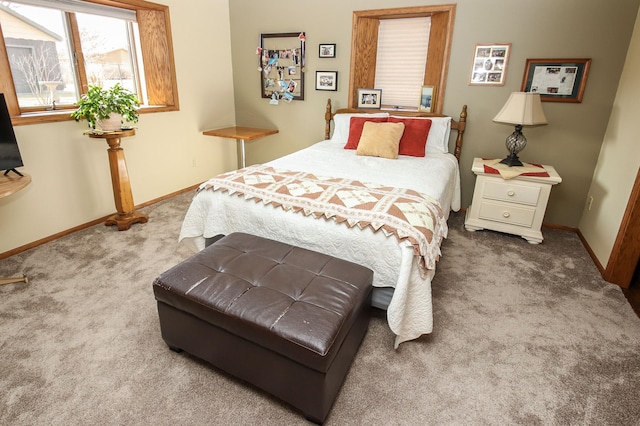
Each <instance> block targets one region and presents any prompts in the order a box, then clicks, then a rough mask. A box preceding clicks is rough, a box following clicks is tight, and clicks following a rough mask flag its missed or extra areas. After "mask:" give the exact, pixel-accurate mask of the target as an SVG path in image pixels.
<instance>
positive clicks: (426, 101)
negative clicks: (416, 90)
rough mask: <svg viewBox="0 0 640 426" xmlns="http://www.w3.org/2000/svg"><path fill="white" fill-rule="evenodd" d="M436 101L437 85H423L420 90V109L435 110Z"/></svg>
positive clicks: (425, 110) (424, 110)
mask: <svg viewBox="0 0 640 426" xmlns="http://www.w3.org/2000/svg"><path fill="white" fill-rule="evenodd" d="M435 101H436V87H435V86H422V89H421V90H420V103H419V104H418V111H422V112H433V106H434V105H435Z"/></svg>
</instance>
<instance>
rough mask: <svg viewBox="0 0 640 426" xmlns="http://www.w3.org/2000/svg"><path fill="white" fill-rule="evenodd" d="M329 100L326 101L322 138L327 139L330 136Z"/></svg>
mask: <svg viewBox="0 0 640 426" xmlns="http://www.w3.org/2000/svg"><path fill="white" fill-rule="evenodd" d="M331 117H332V114H331V98H329V99H327V107H326V109H325V113H324V138H325V140H326V139H329V136H330V135H331Z"/></svg>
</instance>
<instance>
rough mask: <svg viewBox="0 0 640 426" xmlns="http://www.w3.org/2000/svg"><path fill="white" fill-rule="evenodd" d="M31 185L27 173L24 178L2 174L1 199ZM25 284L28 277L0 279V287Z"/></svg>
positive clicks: (0, 180) (0, 177) (0, 175)
mask: <svg viewBox="0 0 640 426" xmlns="http://www.w3.org/2000/svg"><path fill="white" fill-rule="evenodd" d="M30 183H31V176H29V175H28V174H26V173H22V176H18V175H13V174H11V172H9V173H7V174H6V175H5V174H0V198H4V197H8V196H9V195H11V194H15V193H16V192H18V191H20V190H21V189H23V188H24V187H26V186H27V185H29V184H30ZM19 282H25V283H28V282H29V279H28V278H27V276H26V275H23V276H21V277H13V278H0V285H3V284H11V283H19Z"/></svg>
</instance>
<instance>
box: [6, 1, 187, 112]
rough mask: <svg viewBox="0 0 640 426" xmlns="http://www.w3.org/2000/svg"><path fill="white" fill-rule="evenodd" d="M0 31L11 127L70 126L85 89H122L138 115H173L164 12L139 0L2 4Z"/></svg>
mask: <svg viewBox="0 0 640 426" xmlns="http://www.w3.org/2000/svg"><path fill="white" fill-rule="evenodd" d="M105 3H108V4H109V6H107V5H106V4H105ZM113 4H117V5H118V6H119V7H113ZM141 4H143V6H140V5H141ZM0 28H1V29H2V33H1V34H0V36H1V37H2V41H3V43H2V44H3V46H4V48H5V49H4V50H0V71H4V70H7V69H8V70H10V73H9V72H7V73H5V72H3V73H2V75H1V76H0V88H1V90H2V91H3V92H5V95H6V97H7V100H8V102H7V103H8V104H9V110H10V112H11V115H12V121H13V122H14V124H28V123H33V122H43V121H59V120H66V119H69V110H71V109H73V108H75V106H74V103H75V102H76V101H77V100H78V99H79V97H80V96H81V95H82V94H83V93H86V91H87V89H88V86H89V85H97V86H101V87H110V86H113V85H114V84H116V83H120V84H121V85H122V86H124V87H126V88H128V89H129V90H131V91H133V92H134V93H137V95H138V98H139V99H141V100H142V102H143V106H142V109H141V112H145V111H166V110H177V109H178V101H177V90H176V86H175V67H174V63H173V52H172V51H171V39H170V32H169V28H168V8H167V7H166V6H162V5H157V4H154V3H150V2H144V3H142V2H140V1H138V0H115V1H114V0H88V1H80V0H15V1H8V2H6V1H5V2H2V3H1V4H0ZM3 46H0V48H1V47H3Z"/></svg>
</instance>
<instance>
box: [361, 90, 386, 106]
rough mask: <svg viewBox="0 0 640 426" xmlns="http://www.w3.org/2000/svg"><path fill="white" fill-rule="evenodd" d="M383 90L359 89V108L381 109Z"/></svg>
mask: <svg viewBox="0 0 640 426" xmlns="http://www.w3.org/2000/svg"><path fill="white" fill-rule="evenodd" d="M381 105H382V89H358V108H371V109H380V106H381Z"/></svg>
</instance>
